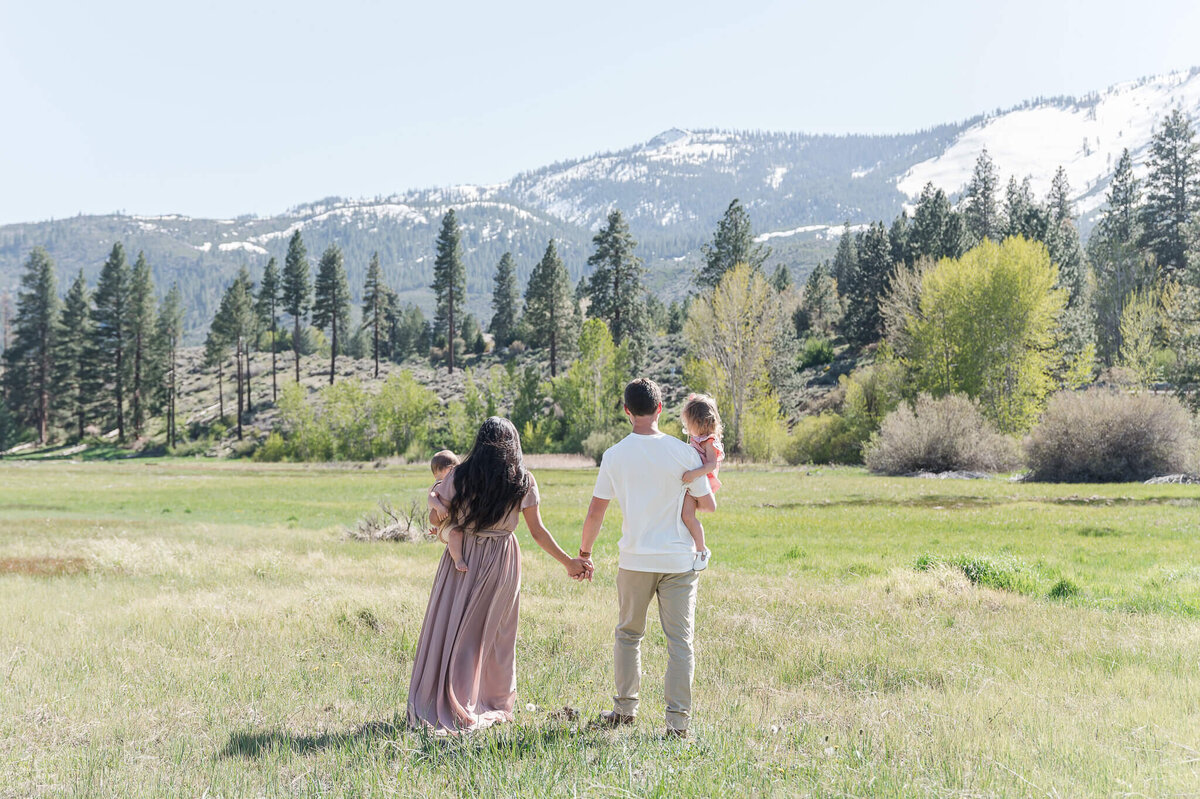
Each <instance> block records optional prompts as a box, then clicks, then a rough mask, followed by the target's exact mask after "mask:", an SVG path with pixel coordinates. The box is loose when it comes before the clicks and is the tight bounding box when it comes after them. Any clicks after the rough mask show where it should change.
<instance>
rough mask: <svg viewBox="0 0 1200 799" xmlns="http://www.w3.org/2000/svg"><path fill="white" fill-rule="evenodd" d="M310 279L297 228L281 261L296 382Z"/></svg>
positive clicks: (310, 286) (297, 380)
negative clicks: (285, 256)
mask: <svg viewBox="0 0 1200 799" xmlns="http://www.w3.org/2000/svg"><path fill="white" fill-rule="evenodd" d="M311 280H312V276H311V274H310V273H309V266H308V250H306V249H305V248H304V239H302V238H300V231H299V230H297V231H296V232H295V233H293V234H292V239H291V241H289V242H288V251H287V258H285V259H284V262H283V310H284V311H285V312H286V313H287V314H288V315H289V316H291V317H292V352H293V353H295V355H296V382H297V383H299V382H300V329H301V327H302V326H303V325H304V318H305V317H306V316H307V315H308V309H309V304H310V302H311V301H312V282H311Z"/></svg>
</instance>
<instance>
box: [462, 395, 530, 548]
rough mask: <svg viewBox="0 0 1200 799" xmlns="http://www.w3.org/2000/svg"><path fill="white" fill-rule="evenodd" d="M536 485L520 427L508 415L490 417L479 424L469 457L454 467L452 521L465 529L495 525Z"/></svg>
mask: <svg viewBox="0 0 1200 799" xmlns="http://www.w3.org/2000/svg"><path fill="white" fill-rule="evenodd" d="M532 485H533V477H532V476H531V475H530V474H529V472H528V471H526V469H525V462H524V458H523V456H522V454H521V437H520V436H519V435H517V428H515V427H513V423H512V422H510V421H508V420H507V419H502V418H500V417H499V416H492V417H489V418H488V419H485V420H484V422H483V424H481V425H480V426H479V432H478V433H476V434H475V444H474V445H473V446H472V447H471V451H470V452H469V453H467V457H466V458H464V459H463V461H462V463H460V464H459V465H458V466H456V467H454V498H453V499H451V500H450V508H449V510H450V520H451V521H450V523H451V524H453V525H454V526H456V527H461V528H462V529H463V531H480V530H491V529H494V528H495V526H496V525H497V524H499V523H500V522H502V521H504V517H505V516H507V515H508V514H509V513H510V512H511V511H512V509H513V506H514V505H519V504H520V503H521V500H523V499H524V498H525V495H526V494H528V493H529V490H530V488H531V487H532Z"/></svg>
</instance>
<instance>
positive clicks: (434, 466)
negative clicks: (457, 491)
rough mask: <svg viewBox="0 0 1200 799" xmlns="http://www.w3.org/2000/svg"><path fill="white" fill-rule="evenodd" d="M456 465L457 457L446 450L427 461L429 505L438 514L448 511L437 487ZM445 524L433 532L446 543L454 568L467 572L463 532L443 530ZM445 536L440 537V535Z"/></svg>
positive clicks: (452, 529) (455, 528)
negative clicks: (430, 475)
mask: <svg viewBox="0 0 1200 799" xmlns="http://www.w3.org/2000/svg"><path fill="white" fill-rule="evenodd" d="M457 465H458V456H457V455H455V454H454V453H453V452H451V451H450V450H448V449H444V450H442V451H441V452H438V453H436V454H435V455H434V456H433V458H432V459H431V460H430V461H429V468H430V470H432V471H433V479H434V483H433V488H431V489H429V504H430V505H432V506H433V507H435V508H437V510H438V512H439V513H441V514H443V515H446V514H448V513H449V512H450V510H449V509H448V508H447V507H446V504H445V503H444V502H442V499H441V497H439V496H438V494H437V487H438V486H439V485H441V484H442V481H443V480H445V479H446V475H447V474H449V473H450V470H451V469H453V468H454V467H455V466H457ZM445 526H446V522H445V521H443V523H442V529H438V528H434V532H435V533H436V534H437V537H438V538H441V539H442V540H443V541H445V542H446V549H448V550H449V551H450V559H451V560H453V561H454V568H455V569H457V570H458V571H460V572H465V571H466V570H467V562H466V561H465V560H463V531H462V528H460V527H451V528H450V529H449V530H446V529H445ZM443 532H444V533H445V535H442V533H443Z"/></svg>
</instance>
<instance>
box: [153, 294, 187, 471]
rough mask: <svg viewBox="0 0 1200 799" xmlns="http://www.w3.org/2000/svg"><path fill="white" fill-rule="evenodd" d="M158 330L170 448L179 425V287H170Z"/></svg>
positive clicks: (164, 299)
mask: <svg viewBox="0 0 1200 799" xmlns="http://www.w3.org/2000/svg"><path fill="white" fill-rule="evenodd" d="M155 327H156V329H155V341H156V346H155V349H156V351H157V357H156V359H157V361H158V363H159V364H160V367H159V369H158V372H159V380H158V385H159V391H160V393H161V394H162V395H164V400H165V401H164V402H163V410H164V412H165V414H166V417H167V420H166V421H167V446H168V447H172V448H174V446H175V444H176V438H177V435H178V426H179V422H178V420H177V418H176V415H175V406H176V399H177V398H178V397H179V382H178V371H179V340H180V338H182V336H183V296H182V295H181V294H180V293H179V286H178V285H177V284H171V289H170V291H168V292H167V296H166V297H164V298H163V301H162V305H161V306H160V307H159V310H158V320H157V324H156V326H155Z"/></svg>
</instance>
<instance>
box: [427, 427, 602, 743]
mask: <svg viewBox="0 0 1200 799" xmlns="http://www.w3.org/2000/svg"><path fill="white" fill-rule="evenodd" d="M538 504H539V496H538V487H537V481H536V480H534V479H533V475H532V474H530V473H529V471H528V470H527V469H526V468H525V464H524V461H523V458H522V454H521V440H520V437H519V436H518V435H517V429H516V428H515V427H513V424H512V422H510V421H508V420H507V419H501V418H499V417H496V416H493V417H491V418H489V419H487V420H486V421H485V422H484V423H483V425H482V426H481V427H480V428H479V433H478V434H477V435H476V436H475V444H474V446H472V448H471V451H470V453H468V455H467V456H466V458H464V459H463V461H462V463H460V464H459V465H457V466H455V467H454V468H453V469H452V470H451V471H450V472H449V473H448V474H446V476H445V478H444V479H442V480H441V481H440V482H439V483H438V484H437V485H436V486H435V487H434V490H433V494H432V495H431V497H430V521H431V523H432V524H434V525H435V526H440V527H445V528H446V529H448V530H452V531H454V535H456V536H457V534H458V531H461V534H462V544H461V553H456V554H457V556H458V558H459V560H460V561H461V564H460V565H465V570H462V571H460V570H459V569H457V568H456V567H455V562H454V558H452V556H451V554H450V552H449V550H447V552H446V553H444V554H443V555H442V559H441V561H440V562H439V564H438V570H437V575H436V576H435V577H434V582H433V591H432V592H431V594H430V596H429V607H428V609H427V610H426V611H425V621H424V623H423V625H422V627H421V637H420V639H419V640H418V641H417V651H416V654H415V656H414V658H413V672H412V682H411V683H410V685H409V689H408V722H409V724H410V725H412V726H414V727H425V728H428V729H431V730H433V731H434V732H466V731H470V730H477V729H481V728H483V727H488V726H490V725H492V724H495V723H497V722H502V721H511V720H512V718H513V703H514V702H515V700H516V687H517V676H516V641H517V619H518V616H519V615H520V588H521V548H520V546H519V545H518V544H517V539H516V536H514V535H513V531H514V530H516V529H517V525H518V523H519V522H520V519H521V518H522V517H524V519H525V524H526V526H527V527H528V528H529V534H530V536H531V537H532V538H533V540H534V542H535V543H537V545H538V546H540V547H541V548H542V549H544V550H545V551H546V552H547V553H548V554H549V555H550V556H551V557H553V558H554V559H555V560H557V561H558V562H559V563H561V564H562V565H563V566H564V567H565V568H566V570H567V574H568V575H569V576H570V577H572V578H574V579H583V578H585V577H587V576H588V575H589V574H590V564H588V563H587V562H586V561H584V560H582V559H580V558H572V557H571V556H569V555H568V554H567V553H566V552H564V551H563V549H562V548H561V547H560V546H559V545H558V543H557V542H556V541H555V540H554V536H552V535H551V534H550V531H549V530H547V529H546V526H545V525H544V524H543V523H542V514H541V511H540V510H539V508H538ZM456 548H457V547H456Z"/></svg>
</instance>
